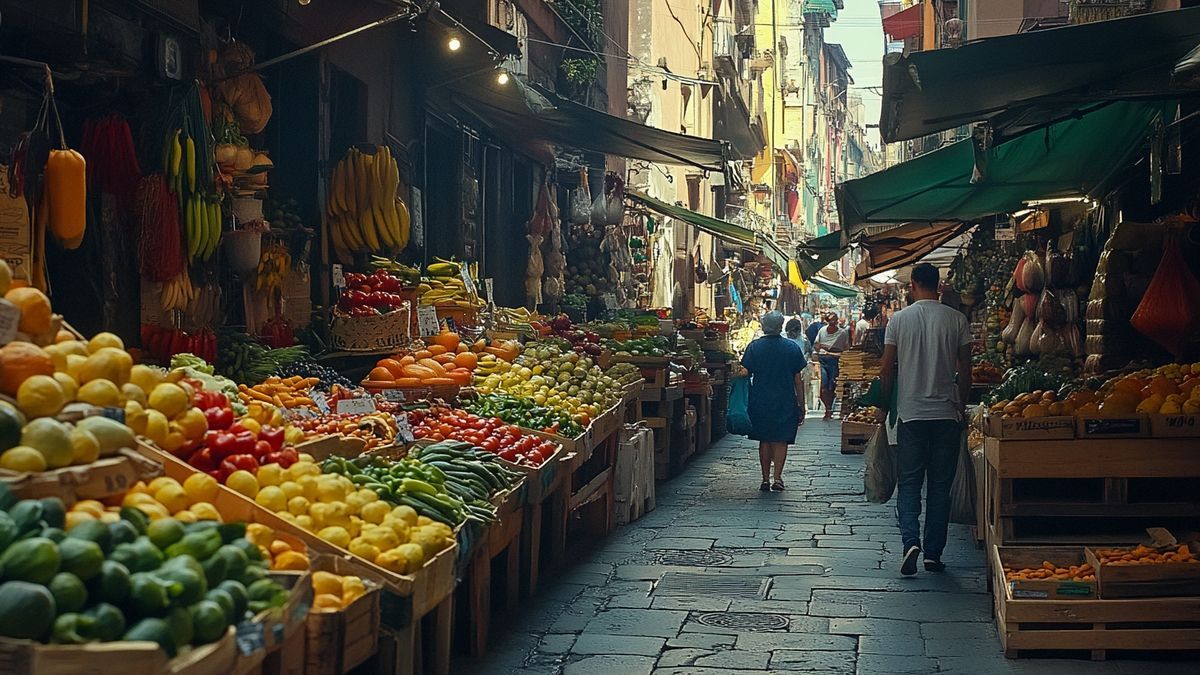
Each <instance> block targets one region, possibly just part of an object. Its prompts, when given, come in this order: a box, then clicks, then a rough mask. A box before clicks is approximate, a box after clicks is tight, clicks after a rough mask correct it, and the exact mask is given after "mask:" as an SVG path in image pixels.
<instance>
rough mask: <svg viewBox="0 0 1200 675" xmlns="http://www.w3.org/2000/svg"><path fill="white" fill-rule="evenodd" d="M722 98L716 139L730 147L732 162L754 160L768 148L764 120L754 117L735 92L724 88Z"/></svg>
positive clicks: (716, 126)
mask: <svg viewBox="0 0 1200 675" xmlns="http://www.w3.org/2000/svg"><path fill="white" fill-rule="evenodd" d="M721 90H722V92H723V93H722V95H721V99H720V101H719V102H718V104H717V115H716V116H715V118H714V120H713V136H714V137H715V138H717V139H719V140H722V141H727V142H728V143H729V150H730V152H729V156H730V159H754V158H755V157H757V156H758V153H760V152H762V149H763V148H765V147H767V138H766V136H765V135H764V134H763V130H762V120H761V119H760V118H759V117H758V116H757V115H755V116H751V115H750V110H749V108H747V107H746V102H745V101H743V100H742V95H741V94H740V93H738V91H737V90H736V89H726V88H725V87H721Z"/></svg>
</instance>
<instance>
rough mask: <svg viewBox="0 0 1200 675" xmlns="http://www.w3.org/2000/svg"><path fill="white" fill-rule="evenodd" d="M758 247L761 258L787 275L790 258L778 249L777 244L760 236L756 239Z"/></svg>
mask: <svg viewBox="0 0 1200 675" xmlns="http://www.w3.org/2000/svg"><path fill="white" fill-rule="evenodd" d="M758 247H759V249H760V250H761V251H762V254H763V256H764V257H765V258H766V259H767V260H770V261H771V264H773V265H775V266H776V267H778V268H779V269H780V270H782V271H783V272H784V273H785V274H786V273H787V269H788V260H789V259H790V257H789V256H788V254H787V253H785V252H784V250H783V249H781V248H779V244H776V243H775V240H773V239H771V238H769V237H763V236H760V237H759V238H758Z"/></svg>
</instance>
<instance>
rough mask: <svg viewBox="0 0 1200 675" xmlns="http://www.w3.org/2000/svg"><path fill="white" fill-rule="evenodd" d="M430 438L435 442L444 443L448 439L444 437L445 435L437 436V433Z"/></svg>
mask: <svg viewBox="0 0 1200 675" xmlns="http://www.w3.org/2000/svg"><path fill="white" fill-rule="evenodd" d="M429 438H431V439H433V440H435V441H444V440H446V437H445V436H443V435H441V434H437V433H435V434H430V435H429Z"/></svg>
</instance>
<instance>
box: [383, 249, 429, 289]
mask: <svg viewBox="0 0 1200 675" xmlns="http://www.w3.org/2000/svg"><path fill="white" fill-rule="evenodd" d="M371 268H372V269H377V270H387V271H388V272H389V273H390V274H391V275H392V276H394V277H398V278H399V279H400V280H402V281H403V282H404V284H405V285H406V286H414V285H416V284H418V283H420V281H421V270H420V269H418V268H416V267H411V266H409V265H405V264H403V263H401V262H398V261H395V260H392V259H391V258H383V257H380V256H377V255H373V256H371Z"/></svg>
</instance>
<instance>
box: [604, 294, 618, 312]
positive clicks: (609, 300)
mask: <svg viewBox="0 0 1200 675" xmlns="http://www.w3.org/2000/svg"><path fill="white" fill-rule="evenodd" d="M600 297H601V299H602V300H604V306H605V307H606V308H608V309H616V308H617V296H615V295H613V294H612V293H605V294H604V295H602V296H600Z"/></svg>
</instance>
